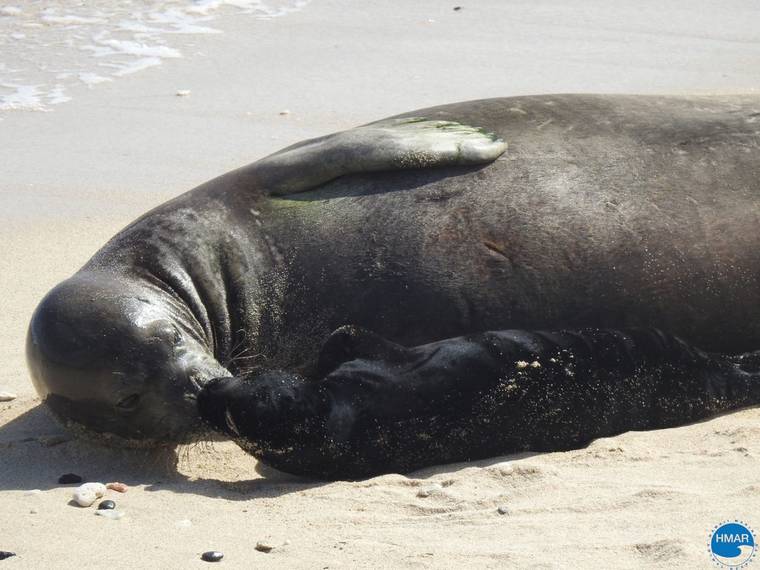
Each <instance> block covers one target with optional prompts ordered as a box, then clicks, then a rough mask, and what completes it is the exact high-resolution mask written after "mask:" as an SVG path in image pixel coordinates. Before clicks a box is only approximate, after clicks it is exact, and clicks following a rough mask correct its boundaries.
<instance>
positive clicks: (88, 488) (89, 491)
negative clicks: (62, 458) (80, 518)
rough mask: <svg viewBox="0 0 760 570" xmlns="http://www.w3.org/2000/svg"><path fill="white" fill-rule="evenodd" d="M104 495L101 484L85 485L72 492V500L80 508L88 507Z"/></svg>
mask: <svg viewBox="0 0 760 570" xmlns="http://www.w3.org/2000/svg"><path fill="white" fill-rule="evenodd" d="M105 494H106V486H105V485H103V483H85V484H83V485H80V486H79V487H77V488H76V489H75V490H74V495H73V499H74V501H75V502H76V504H77V505H79V506H80V507H89V506H90V505H92V504H93V503H94V502H95V501H97V500H98V499H99V498H100V497H102V496H103V495H105Z"/></svg>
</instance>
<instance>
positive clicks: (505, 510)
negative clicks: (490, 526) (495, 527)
mask: <svg viewBox="0 0 760 570" xmlns="http://www.w3.org/2000/svg"><path fill="white" fill-rule="evenodd" d="M496 512H498V513H499V514H500V515H508V514H509V509H508V508H507V507H505V506H501V507H499V508H498V509H496Z"/></svg>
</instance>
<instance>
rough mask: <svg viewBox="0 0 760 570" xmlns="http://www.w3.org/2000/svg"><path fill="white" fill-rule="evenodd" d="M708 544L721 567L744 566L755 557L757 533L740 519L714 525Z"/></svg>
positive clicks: (714, 558)
mask: <svg viewBox="0 0 760 570" xmlns="http://www.w3.org/2000/svg"><path fill="white" fill-rule="evenodd" d="M708 546H709V552H710V556H712V559H713V562H715V564H716V565H717V566H720V567H721V568H744V567H745V566H747V565H748V564H749V563H750V562H752V559H753V558H754V557H755V550H756V548H755V535H754V534H753V532H752V529H751V528H750V527H749V526H748V525H747V524H745V523H743V522H741V521H738V520H734V521H723V522H722V523H720V524H719V525H716V526H715V527H713V529H712V530H711V531H710V542H709V544H708Z"/></svg>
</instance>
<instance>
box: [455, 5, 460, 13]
mask: <svg viewBox="0 0 760 570" xmlns="http://www.w3.org/2000/svg"><path fill="white" fill-rule="evenodd" d="M461 9H462V7H461V6H454V12H459V10H461Z"/></svg>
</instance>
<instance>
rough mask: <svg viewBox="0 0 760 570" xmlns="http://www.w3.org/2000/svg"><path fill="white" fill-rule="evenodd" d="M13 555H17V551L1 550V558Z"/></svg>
mask: <svg viewBox="0 0 760 570" xmlns="http://www.w3.org/2000/svg"><path fill="white" fill-rule="evenodd" d="M11 556H16V553H15V552H8V551H7V550H0V560H5V559H6V558H10V557H11Z"/></svg>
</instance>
